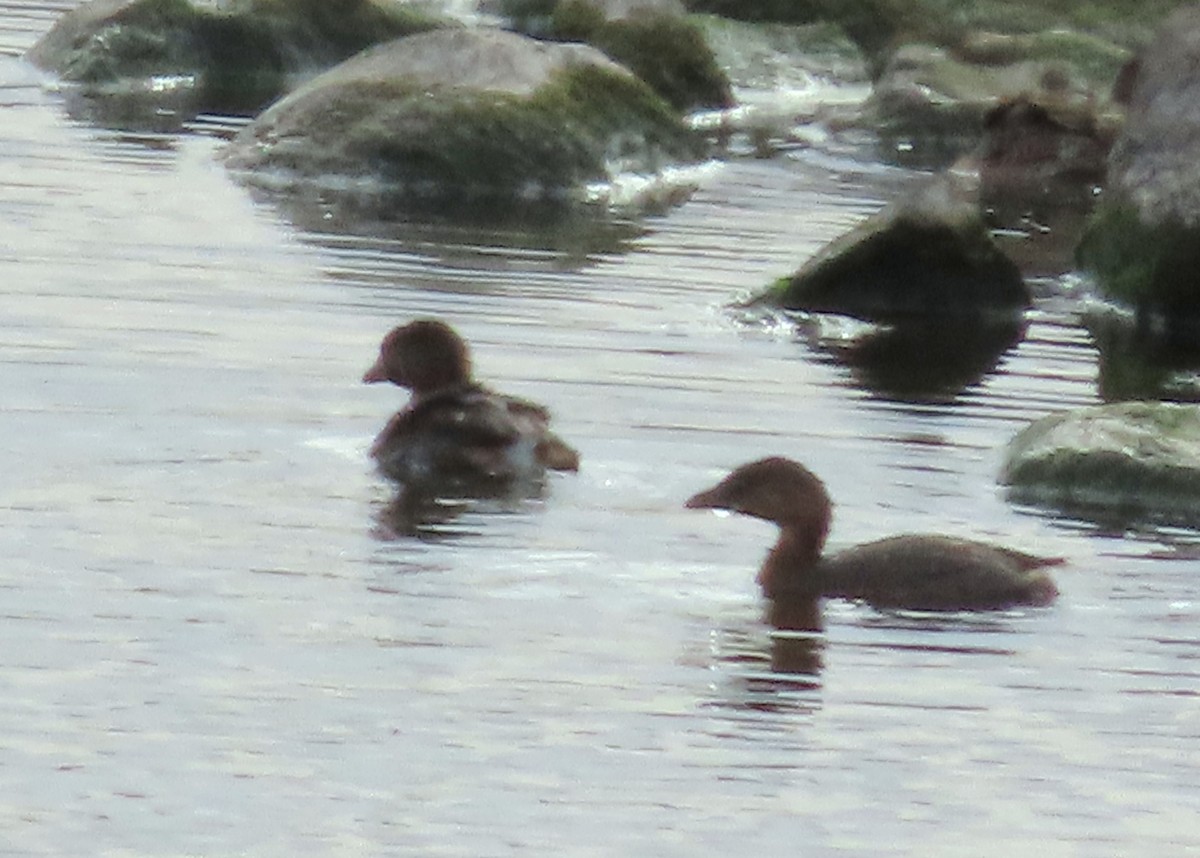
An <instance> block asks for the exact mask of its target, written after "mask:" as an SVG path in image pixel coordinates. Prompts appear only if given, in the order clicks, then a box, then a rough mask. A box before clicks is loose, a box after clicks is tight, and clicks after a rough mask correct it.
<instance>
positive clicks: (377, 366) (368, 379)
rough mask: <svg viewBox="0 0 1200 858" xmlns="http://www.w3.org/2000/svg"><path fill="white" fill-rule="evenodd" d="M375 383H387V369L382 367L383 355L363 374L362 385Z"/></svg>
mask: <svg viewBox="0 0 1200 858" xmlns="http://www.w3.org/2000/svg"><path fill="white" fill-rule="evenodd" d="M377 381H387V369H386V368H384V365H383V355H380V356H379V360H377V361H375V363H374V364H372V365H371V368H370V369H369V370H367V371H366V372H364V373H363V384H374V383H375V382H377Z"/></svg>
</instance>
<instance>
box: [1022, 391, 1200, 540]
mask: <svg viewBox="0 0 1200 858" xmlns="http://www.w3.org/2000/svg"><path fill="white" fill-rule="evenodd" d="M1000 479H1001V482H1003V483H1004V484H1005V485H1007V486H1009V495H1010V497H1011V498H1012V499H1014V500H1017V501H1021V502H1030V503H1036V504H1042V505H1047V506H1052V507H1055V508H1058V509H1064V510H1068V511H1073V512H1083V513H1085V514H1088V515H1089V517H1096V516H1101V517H1104V518H1113V517H1115V518H1140V517H1152V518H1156V519H1161V520H1165V521H1170V522H1173V523H1181V524H1196V523H1200V406H1194V405H1178V404H1171V403H1155V402H1122V403H1117V404H1113V405H1100V406H1094V407H1090V408H1080V409H1075V410H1072V411H1065V412H1062V413H1060V414H1052V415H1050V416H1048V417H1044V418H1042V419H1041V420H1037V421H1035V422H1034V423H1032V424H1031V425H1029V426H1028V427H1026V428H1025V429H1024V430H1022V431H1021V432H1020V433H1019V434H1018V435H1017V436H1016V437H1015V438H1014V439H1013V440H1012V442H1011V443H1010V444H1009V447H1008V451H1007V455H1006V459H1005V462H1004V466H1003V470H1002V472H1001V477H1000Z"/></svg>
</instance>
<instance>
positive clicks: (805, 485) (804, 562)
mask: <svg viewBox="0 0 1200 858" xmlns="http://www.w3.org/2000/svg"><path fill="white" fill-rule="evenodd" d="M686 505H687V506H688V507H689V508H691V509H727V510H731V511H733V512H739V513H742V514H744V515H750V516H754V517H755V518H761V519H765V520H766V521H771V522H774V523H775V524H777V525H779V540H778V541H777V542H776V543H775V547H774V548H772V549H771V552H770V554H768V555H767V559H766V561H765V562H764V563H763V566H762V569H761V570H760V572H759V575H758V582H759V584H760V585H761V586H762V589H763V593H764V594H765V595H766V596H767V597H768V598H772V599H778V598H782V597H787V596H797V597H799V596H805V597H809V598H812V597H814V596H829V597H841V598H847V599H858V600H862V601H865V602H869V603H870V604H872V605H874V606H876V607H880V608H910V609H914V610H950V611H953V610H975V611H978V610H989V609H999V608H1007V607H1011V606H1013V605H1046V604H1049V603H1050V602H1052V601H1053V600H1054V598H1055V596H1057V595H1058V590H1057V588H1056V587H1055V586H1054V582H1053V581H1052V580H1051V579H1050V577H1049V575H1047V574H1046V573H1045V571H1043V568H1042V567H1045V566H1054V565H1057V564H1059V563H1062V562H1063V561H1062V559H1061V558H1047V557H1037V556H1034V555H1032V554H1025V553H1023V552H1020V551H1014V550H1012V549H1009V548H1003V547H1000V546H995V545H989V544H986V543H983V542H975V541H972V540H968V539H958V538H954V537H949V536H935V535H904V536H893V537H890V538H888V539H881V540H878V541H875V542H868V543H866V544H864V545H858V546H855V547H853V548H848V549H846V550H845V551H842V552H839V553H838V554H834V555H832V556H830V557H824V556H822V550H823V549H824V547H825V538H826V536H827V535H828V533H829V524H830V521H831V519H832V516H833V512H832V503H831V502H830V500H829V494H828V493H827V492H826V490H825V485H824V484H823V483H822V482H821V480H820V479H819V478H818V477H817V476H816V475H815V474H813V473H812V471H810V470H808V468H806V467H804V466H803V465H801V464H799V463H798V462H794V461H792V460H790V459H785V458H782V457H772V458H768V459H761V460H759V461H757V462H751V463H749V464H747V465H743V466H741V467H740V468H737V469H736V470H735V471H733V472H732V473H731V474H730V475H729V476H728V477H726V478H725V479H724V480H722V481H721V482H720V483H718V484H717V485H715V486H713V487H712V488H710V489H707V490H705V491H702V492H700V493H698V494H696V495H694V496H693V497H691V498H689V499H688V501H687V504H686Z"/></svg>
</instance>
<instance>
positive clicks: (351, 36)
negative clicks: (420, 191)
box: [27, 0, 442, 113]
mask: <svg viewBox="0 0 1200 858" xmlns="http://www.w3.org/2000/svg"><path fill="white" fill-rule="evenodd" d="M441 24H442V22H440V21H439V20H438V19H435V18H433V17H430V16H429V15H427V14H425V13H422V12H419V11H415V10H414V8H413V7H412V6H411V5H410V4H407V3H404V2H401V0H340V2H337V3H331V2H328V0H286V2H281V0H92V2H89V3H84V4H82V5H81V6H78V7H76V8H75V9H73V10H71V11H70V12H68V13H66V14H65V15H63V16H62V17H61V18H60V19H59V20H58V21H57V22H56V23H55V25H54V26H53V27H52V28H51V29H50V31H49V32H48V33H46V35H45V36H43V37H42V38H41V39H40V40H38V42H37V43H36V44H34V46H33V47H32V48H31V49H30V50H29V52H28V54H27V57H28V59H29V60H30V61H31V62H32V63H34V64H35V65H37V66H39V67H41V68H44V69H47V70H49V71H52V72H54V73H55V74H57V75H59V76H60V77H61V78H63V79H64V80H66V81H68V82H71V83H75V84H79V85H81V86H83V87H85V88H86V89H87V90H89V91H90V92H92V93H100V94H104V95H109V96H112V97H128V95H129V93H131V92H133V93H139V94H141V95H142V96H143V98H144V100H145V101H146V102H148V103H149V106H150V107H151V108H152V107H153V104H154V103H155V102H157V101H159V100H161V99H162V98H163V97H164V93H166V92H170V91H172V90H178V89H185V90H187V91H189V93H190V94H191V95H192V96H193V102H194V105H193V110H194V111H198V110H215V111H224V112H235V113H236V112H253V111H255V110H257V109H259V108H261V107H262V106H263V105H265V104H267V103H269V102H270V101H271V100H273V99H275V98H276V97H278V96H279V95H280V94H281V93H282V92H283V91H284V90H285V89H286V88H287V86H288V85H289V83H290V81H291V80H292V79H294V78H296V77H303V76H306V75H312V74H315V73H316V72H317V71H319V70H322V69H326V68H328V67H330V66H332V65H334V64H336V63H338V62H341V61H342V60H344V59H346V58H347V57H349V56H351V55H352V54H355V53H357V52H358V51H360V50H362V49H363V48H366V47H368V46H370V45H373V44H377V43H379V42H383V41H388V40H390V39H395V38H398V37H399V36H403V35H408V34H411V33H416V32H421V31H424V30H429V29H432V28H434V27H436V26H441Z"/></svg>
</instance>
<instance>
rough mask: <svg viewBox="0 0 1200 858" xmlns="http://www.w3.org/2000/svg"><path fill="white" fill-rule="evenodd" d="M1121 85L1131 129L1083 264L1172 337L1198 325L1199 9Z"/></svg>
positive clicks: (1115, 156)
mask: <svg viewBox="0 0 1200 858" xmlns="http://www.w3.org/2000/svg"><path fill="white" fill-rule="evenodd" d="M1133 69H1134V71H1133V80H1132V83H1131V82H1130V81H1129V80H1126V81H1123V82H1122V83H1123V87H1124V90H1125V94H1127V95H1128V97H1129V104H1128V110H1127V116H1126V121H1125V126H1124V128H1123V130H1122V132H1121V134H1120V135H1119V136H1118V138H1117V141H1116V143H1115V144H1114V146H1113V150H1112V153H1111V155H1110V156H1109V162H1108V186H1107V189H1106V193H1105V197H1104V199H1103V200H1102V201H1101V203H1100V206H1099V208H1098V210H1097V212H1096V216H1095V218H1094V219H1093V222H1092V224H1091V226H1090V228H1089V230H1088V232H1087V234H1086V235H1085V236H1084V238H1083V240H1082V241H1081V242H1080V246H1079V251H1078V257H1079V261H1080V264H1081V265H1082V266H1083V267H1084V268H1085V269H1087V270H1089V271H1091V272H1092V273H1093V274H1094V275H1095V278H1096V280H1097V282H1098V283H1099V286H1100V288H1101V290H1102V291H1103V292H1104V294H1105V295H1107V296H1108V297H1109V298H1111V299H1113V300H1116V301H1119V302H1122V303H1124V304H1125V305H1127V306H1130V307H1133V308H1135V309H1136V310H1137V312H1138V313H1139V315H1143V316H1150V317H1156V318H1158V319H1159V320H1160V322H1161V323H1162V325H1163V326H1164V328H1165V330H1166V333H1167V334H1168V336H1170V335H1171V332H1172V329H1173V328H1174V327H1175V325H1176V323H1177V322H1178V323H1180V324H1183V325H1186V326H1188V327H1192V328H1194V327H1195V325H1196V322H1197V320H1198V319H1200V281H1198V280H1197V277H1196V272H1197V271H1198V270H1200V6H1189V7H1187V8H1184V9H1181V10H1179V11H1178V12H1176V13H1175V14H1174V15H1172V16H1171V17H1170V19H1169V20H1168V21H1167V23H1166V24H1165V25H1164V27H1163V29H1162V30H1161V32H1160V33H1159V34H1158V36H1157V37H1156V39H1155V41H1154V43H1153V44H1152V45H1150V46H1149V47H1148V48H1147V49H1146V50H1145V51H1144V52H1143V53H1142V54H1141V55H1140V57H1139V58H1138V62H1137V63H1136V65H1135V66H1133Z"/></svg>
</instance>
